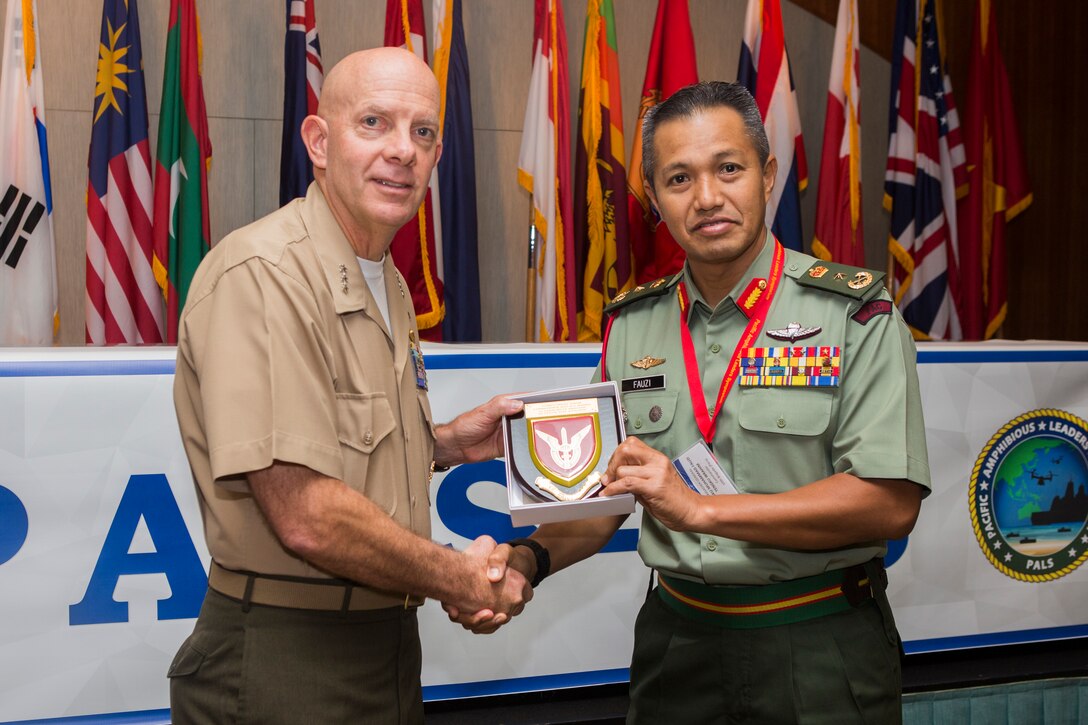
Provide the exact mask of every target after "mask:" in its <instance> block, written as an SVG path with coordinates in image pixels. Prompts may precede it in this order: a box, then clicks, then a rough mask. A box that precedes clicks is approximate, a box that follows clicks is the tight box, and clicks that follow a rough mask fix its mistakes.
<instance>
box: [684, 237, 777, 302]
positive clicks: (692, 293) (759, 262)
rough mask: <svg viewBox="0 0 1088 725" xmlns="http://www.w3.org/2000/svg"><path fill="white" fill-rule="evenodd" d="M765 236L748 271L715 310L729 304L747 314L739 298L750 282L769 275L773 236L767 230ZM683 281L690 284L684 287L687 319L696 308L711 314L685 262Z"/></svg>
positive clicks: (773, 242) (772, 253)
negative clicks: (688, 301)
mask: <svg viewBox="0 0 1088 725" xmlns="http://www.w3.org/2000/svg"><path fill="white" fill-rule="evenodd" d="M766 235H767V236H766V237H764V242H763V249H761V250H760V251H759V255H758V256H756V258H755V259H754V260H753V261H752V263H751V264H750V265H748V269H747V270H745V272H744V275H743V276H742V277H741V278H740V279H739V280H737V283H736V285H734V286H733V289H731V290H729V294H728V295H726V296H725V298H724V299H722V301H721V302H719V303H718V307H717V308H716V309H721V308H722V305H724V304H725V303H727V302H729V303H731V304H732V305H733V307H735V308H736V309H737V310H738V311H739V312H741V314H744V315H747V314H748V313H746V312H744V310H743V309H742V308H741V303H742V302H743V300H741V299H740V297H741V296H742V295H743V294H744V293H745V291H746V290H747V289H748V287H749V285H751V284H752V280H756V279H767V277H768V276H769V275H770V273H771V262H772V260H773V259H774V244H775V239H774V235H773V234H771V231H770V230H769V229H768V230H767V232H766ZM684 279H686V280H688V281H690V282H691V284H689V285H686V286H687V291H688V298H689V299H690V300H691V307H690V309H689V310H688V319H689V320H690V319H691V315H692V312H693V311H694V310H695V308H696V307H700V308H702V309H703V310H704V311H705V312H707V313H713V312H714V310H713V309H711V307H710V305H708V304H707V302H706V300H705V299H704V298H703V295H702V293H701V292H699V288H698V287H697V286H696V285H695V282H694V280H692V277H691V267H690V266H689V265H688V262H687V260H684Z"/></svg>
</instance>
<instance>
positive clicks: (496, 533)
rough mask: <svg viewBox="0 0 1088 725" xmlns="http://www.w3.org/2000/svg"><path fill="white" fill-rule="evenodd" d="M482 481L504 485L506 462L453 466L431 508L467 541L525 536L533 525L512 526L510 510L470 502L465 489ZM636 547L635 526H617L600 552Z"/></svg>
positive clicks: (636, 530) (501, 539) (503, 539)
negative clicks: (433, 506) (501, 510)
mask: <svg viewBox="0 0 1088 725" xmlns="http://www.w3.org/2000/svg"><path fill="white" fill-rule="evenodd" d="M483 481H493V482H495V483H497V484H499V485H501V486H505V485H506V465H505V464H504V463H503V462H502V461H501V460H494V461H485V462H483V463H466V464H464V465H461V466H457V467H455V468H454V469H453V470H451V471H450V472H449V473H447V474H446V477H445V478H444V479H442V483H441V484H439V486H438V493H437V494H436V495H435V508H436V509H438V517H439V518H440V519H442V524H443V525H444V526H445V527H446V528H447V529H449V530H450V531H452V532H453V533H455V534H457V535H458V536H463V537H464V538H466V539H469V540H470V541H471V540H473V539H476V538H478V537H480V536H483V535H485V534H486V535H488V536H490V537H491V538H493V539H494V540H495V541H498V542H500V543H501V542H503V541H509V540H510V539H513V538H517V537H521V536H528V535H529V534H531V533H533V531H535V530H536V527H535V526H518V527H515V526H514V525H513V524H512V523H511V522H510V514H508V513H506V512H500V511H493V510H492V509H489V508H484V507H483V506H477V505H476V504H474V503H472V501H470V500H469V498H468V490H469V488H471V487H472V486H473V485H475V484H477V483H480V482H483ZM637 548H638V529H620V530H619V531H617V532H616V534H615V535H614V536H613V537H612V538H611V540H609V542H608V543H607V544H605V546H604V548H602V549H601V551H600V553H602V554H605V553H609V552H615V551H635V549H637Z"/></svg>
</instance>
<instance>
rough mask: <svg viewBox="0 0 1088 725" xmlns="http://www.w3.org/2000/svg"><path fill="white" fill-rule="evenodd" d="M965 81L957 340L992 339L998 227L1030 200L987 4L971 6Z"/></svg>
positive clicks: (999, 299)
mask: <svg viewBox="0 0 1088 725" xmlns="http://www.w3.org/2000/svg"><path fill="white" fill-rule="evenodd" d="M968 79H969V80H968V88H967V106H966V108H965V109H964V114H963V115H964V131H963V137H964V142H965V146H966V150H967V174H968V182H969V183H968V194H967V196H965V197H964V198H963V199H962V200H961V201H960V207H959V224H960V228H959V231H960V236H959V241H960V269H959V271H960V285H959V302H960V321H961V323H962V325H963V337H964V339H966V340H979V339H989V338H991V337H993V336H994V335H995V334H997V331H998V329H999V328H1000V327H1001V325H1002V323H1003V322H1004V321H1005V312H1006V309H1007V305H1006V274H1007V272H1006V269H1007V267H1006V263H1005V224H1006V222H1009V221H1011V220H1012V219H1013V218H1014V217H1015V216H1016V215H1018V214H1019V213H1020V212H1022V211H1023V210H1024V209H1026V208H1027V207H1028V205H1029V204H1031V199H1032V196H1031V189H1030V186H1029V185H1028V176H1027V169H1026V167H1025V164H1024V157H1023V153H1022V151H1021V149H1020V133H1019V131H1017V128H1016V114H1015V113H1013V107H1012V94H1011V92H1010V91H1009V79H1008V76H1007V75H1006V73H1005V62H1004V61H1003V60H1002V59H1001V49H1000V47H999V46H998V44H997V27H996V25H995V23H994V17H993V7H992V5H991V2H990V0H979V3H978V11H977V13H976V16H975V27H974V34H973V38H972V41H971V65H970V71H969V73H968Z"/></svg>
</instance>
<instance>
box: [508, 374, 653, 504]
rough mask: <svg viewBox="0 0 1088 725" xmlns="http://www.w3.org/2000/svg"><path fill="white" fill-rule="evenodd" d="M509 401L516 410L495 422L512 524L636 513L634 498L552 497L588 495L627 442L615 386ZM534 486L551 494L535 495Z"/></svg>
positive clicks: (566, 390)
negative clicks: (584, 491) (516, 403)
mask: <svg viewBox="0 0 1088 725" xmlns="http://www.w3.org/2000/svg"><path fill="white" fill-rule="evenodd" d="M514 397H515V398H517V399H518V400H521V401H522V402H524V403H525V404H526V407H525V409H524V410H522V412H521V413H519V414H517V415H514V416H504V418H503V422H502V431H503V448H504V452H505V455H506V495H507V500H508V502H509V505H510V519H511V521H512V522H513V524H514V526H526V525H531V524H547V523H553V522H556V521H571V520H575V519H585V518H592V517H594V516H611V515H617V514H629V513H632V512H633V511H634V510H635V497H634V496H632V495H631V494H629V493H627V494H621V495H618V496H602V495H600V492H599V491H597V492H595V493H590V494H589V495H588V496H586V497H585V498H578V499H577V500H551V497H560V498H562V497H566V496H577V495H578V492H579V491H580V490H581V489H582V488H587V489H589V490H590V491H592V489H593V488H595V487H596V485H595V479H596V477H599V476H600V474H603V473H604V471H605V468H607V466H608V461H609V459H610V458H611V457H612V452H613V451H614V450H615V449H616V447H617V446H618V445H619V444H620V443H621V442H623V440H624V438H626V434H625V432H624V427H623V413H622V408H621V407H620V393H619V387H618V386H617V385H616V383H615V382H607V383H595V384H592V385H579V386H575V387H570V388H557V389H554V390H544V391H540V392H536V393H530V394H526V395H518V396H514ZM549 412H553V413H554V415H549V414H548V413H549ZM568 422H569V425H564V423H568ZM534 432H535V433H536V435H535V436H534V435H533V433H534ZM519 481H520V482H519ZM534 482H539V483H538V485H539V487H540V489H543V490H544V491H546V492H550V493H542V492H541V491H540V489H538V488H536V486H534ZM523 484H524V485H523ZM527 488H528V489H529V490H527Z"/></svg>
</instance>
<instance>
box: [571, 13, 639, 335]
mask: <svg viewBox="0 0 1088 725" xmlns="http://www.w3.org/2000/svg"><path fill="white" fill-rule="evenodd" d="M578 128H579V138H578V145H577V147H576V150H575V163H574V218H573V227H574V259H575V269H576V270H584V274H583V276H582V283H581V285H577V286H576V289H575V291H576V292H578V293H580V294H578V296H577V297H578V299H576V301H575V304H576V307H577V309H578V310H581V316H580V324H579V329H578V339H579V340H580V341H582V342H587V341H595V340H600V339H601V317H602V314H603V309H604V306H605V305H607V304H608V303H609V302H611V301H612V299H613V298H614V297H615V296H616V295H617V294H619V293H620V292H625V291H627V290H629V289H631V288H632V287H634V286H635V270H634V259H633V258H632V256H631V247H630V244H629V239H628V235H627V215H626V214H625V213H623V212H624V211H626V201H627V195H626V191H627V178H626V175H625V174H624V168H623V104H622V103H621V102H620V63H619V53H618V49H617V43H616V20H615V17H614V13H613V8H612V0H589V2H588V3H587V5H586V35H585V45H584V47H583V50H582V92H581V98H580V99H579V103H578ZM617 206H618V207H619V211H620V213H617V208H616V207H617Z"/></svg>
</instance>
